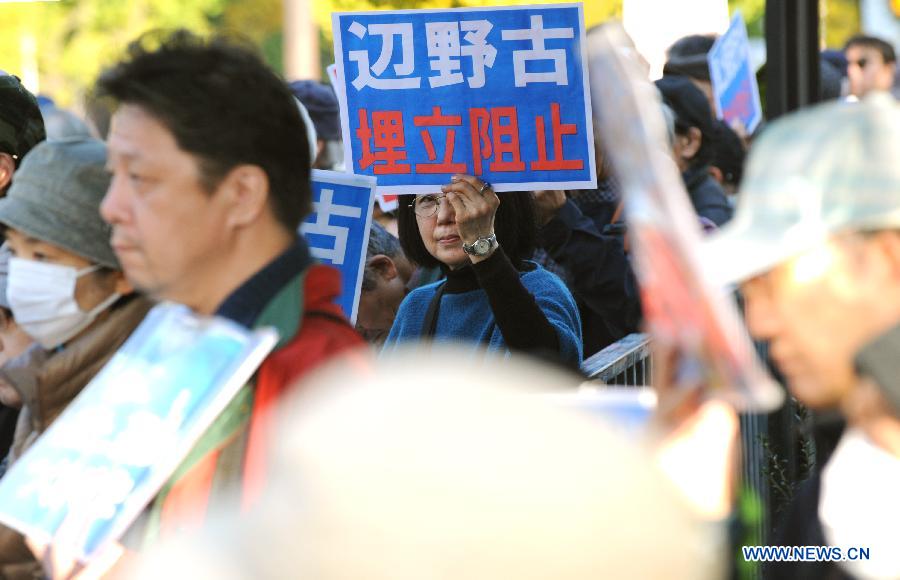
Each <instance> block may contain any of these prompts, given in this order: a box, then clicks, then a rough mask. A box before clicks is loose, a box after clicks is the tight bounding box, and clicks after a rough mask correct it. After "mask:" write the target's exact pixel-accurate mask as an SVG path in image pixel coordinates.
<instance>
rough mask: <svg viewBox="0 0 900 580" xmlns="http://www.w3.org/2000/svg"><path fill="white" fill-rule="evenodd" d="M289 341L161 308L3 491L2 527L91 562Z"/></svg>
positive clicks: (1, 483)
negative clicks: (281, 342) (274, 350)
mask: <svg viewBox="0 0 900 580" xmlns="http://www.w3.org/2000/svg"><path fill="white" fill-rule="evenodd" d="M277 339H278V337H277V333H276V332H275V331H274V330H271V329H265V330H259V331H255V332H251V331H248V330H246V329H245V328H243V327H242V326H239V325H237V324H235V323H233V322H231V321H228V320H224V319H220V318H201V317H198V316H195V315H194V314H192V313H191V312H190V310H189V309H188V308H187V307H185V306H180V305H173V304H163V305H159V306H157V307H155V308H154V309H153V310H151V311H150V313H149V314H148V315H147V317H146V318H145V319H144V321H143V322H142V323H141V325H140V326H139V327H138V328H137V330H135V332H134V334H132V335H131V337H130V338H129V339H128V340H127V341H126V342H125V344H124V345H123V346H122V348H120V349H119V350H118V352H116V354H115V355H113V357H112V359H110V361H109V363H107V365H106V366H105V367H103V369H102V370H101V371H100V372H99V373H98V374H97V376H96V377H94V379H93V380H92V381H91V382H90V383H88V385H87V386H86V387H85V388H84V390H83V391H82V392H81V394H80V395H78V397H77V398H76V399H75V400H74V401H73V402H72V403H71V404H70V405H69V407H68V408H67V409H66V410H65V411H64V412H63V414H62V415H60V416H59V418H58V419H57V420H56V421H55V422H54V423H53V425H52V426H51V427H50V428H49V429H48V430H47V432H46V433H45V434H44V435H43V436H42V437H41V438H40V439H38V440H37V442H36V443H35V444H34V446H33V447H32V448H31V449H29V450H28V452H26V453H25V455H24V456H23V457H22V458H21V459H20V460H19V461H17V462H16V463H15V464H13V466H12V467H11V468H10V470H9V472H8V473H7V474H6V475H5V476H4V477H3V479H2V480H0V521H2V522H3V523H4V524H6V525H8V526H10V527H12V528H15V529H17V530H19V531H20V532H22V533H23V534H25V535H26V536H30V537H32V538H34V539H35V540H36V541H38V542H41V543H46V544H51V545H53V546H56V547H57V548H59V547H61V546H65V549H66V552H71V553H73V554H76V555H77V558H78V559H79V560H81V561H86V560H88V559H89V558H90V557H91V556H92V555H94V554H96V553H98V552H99V551H100V550H101V549H102V548H103V547H104V546H105V545H107V542H110V541H114V540H116V539H118V538H119V537H120V536H121V535H122V533H123V532H124V531H125V530H126V529H127V528H128V526H130V525H131V523H132V522H133V521H134V519H135V518H136V517H137V516H138V515H139V514H140V512H141V511H142V510H143V509H144V507H145V506H146V505H147V504H148V503H149V502H150V500H151V499H152V498H153V497H154V495H156V493H157V492H158V491H159V489H160V488H161V487H162V485H163V484H164V483H165V482H166V480H167V479H168V478H169V477H170V476H171V474H172V473H173V472H174V471H175V469H176V468H177V467H178V465H179V464H180V463H181V462H182V460H183V459H184V458H185V457H186V456H187V454H188V453H189V452H190V450H191V449H192V448H193V446H194V444H195V443H196V441H197V440H198V439H199V438H200V437H201V435H202V434H203V433H204V432H205V431H206V429H207V428H208V427H209V426H210V425H211V424H212V423H213V421H214V420H215V419H216V417H218V416H219V414H220V413H221V412H222V411H223V410H224V409H225V408H226V406H227V405H228V404H229V403H230V402H231V401H232V400H233V399H234V397H235V395H236V394H237V393H238V391H239V390H240V389H241V387H242V386H244V385H245V384H246V382H247V381H248V380H249V379H250V377H251V376H252V374H253V372H254V371H255V370H256V368H257V367H258V366H259V365H260V364H261V363H262V361H263V359H264V358H265V356H266V355H267V354H268V353H269V352H270V351H271V350H272V348H273V347H274V346H275V343H276V341H277Z"/></svg>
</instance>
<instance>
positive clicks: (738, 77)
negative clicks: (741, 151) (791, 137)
mask: <svg viewBox="0 0 900 580" xmlns="http://www.w3.org/2000/svg"><path fill="white" fill-rule="evenodd" d="M707 58H708V59H709V76H710V80H711V81H712V87H713V96H714V97H715V103H716V116H718V118H719V119H724V120H725V122H726V123H727V124H728V125H729V126H732V127H733V126H734V125H735V123H737V122H740V124H742V125H743V126H744V128H745V130H746V131H747V134H748V135H749V134H751V133H753V131H755V130H756V127H757V126H758V125H759V124H760V123H761V122H762V104H761V103H760V101H759V87H758V86H757V84H756V74H755V72H754V70H753V65H752V64H751V62H750V40H749V39H748V38H747V26H746V25H745V24H744V18H743V17H742V16H741V13H740V12H738V13H737V14H735V15H734V18H733V19H732V20H731V25H730V26H729V27H728V30H727V31H726V32H725V34H723V35H722V36H720V37H719V38H717V39H716V42H715V44H713V47H712V48H711V49H710V51H709V55H708V56H707Z"/></svg>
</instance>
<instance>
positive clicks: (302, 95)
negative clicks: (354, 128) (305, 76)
mask: <svg viewBox="0 0 900 580" xmlns="http://www.w3.org/2000/svg"><path fill="white" fill-rule="evenodd" d="M290 88H291V92H293V93H294V96H295V97H297V98H298V99H300V102H301V103H303V105H304V106H305V107H306V110H307V111H309V116H310V117H312V120H313V124H315V126H316V133H317V134H318V136H319V138H320V139H323V140H326V141H334V140H337V139H340V138H341V119H340V109H339V108H338V100H337V95H335V94H334V89H332V88H331V87H330V86H329V85H325V84H322V83H320V82H318V81H312V80H303V81H294V82H292V83H291V84H290Z"/></svg>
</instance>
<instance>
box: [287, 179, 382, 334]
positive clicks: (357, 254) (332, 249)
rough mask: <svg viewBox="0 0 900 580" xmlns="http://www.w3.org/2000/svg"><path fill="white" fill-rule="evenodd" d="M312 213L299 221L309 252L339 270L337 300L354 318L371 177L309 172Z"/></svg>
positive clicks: (366, 233) (372, 185)
mask: <svg viewBox="0 0 900 580" xmlns="http://www.w3.org/2000/svg"><path fill="white" fill-rule="evenodd" d="M312 190H313V213H312V214H311V215H310V216H309V217H307V218H306V220H304V222H303V223H302V224H300V232H301V233H302V234H303V236H304V237H305V238H306V241H307V243H308V244H309V251H310V254H312V256H313V257H314V258H316V259H318V260H321V261H322V262H323V263H325V264H329V265H331V266H334V267H335V268H337V269H338V270H340V272H341V294H340V295H339V296H338V299H337V303H338V304H339V305H340V306H341V308H342V309H343V310H344V314H346V315H347V318H349V319H350V321H351V322H355V321H356V309H357V307H358V305H359V291H360V288H361V286H362V277H363V270H364V268H365V265H366V248H367V246H368V243H369V227H370V226H371V224H372V207H373V205H374V203H375V180H374V179H372V178H370V177H363V176H359V175H348V174H346V173H339V172H336V171H319V170H313V172H312Z"/></svg>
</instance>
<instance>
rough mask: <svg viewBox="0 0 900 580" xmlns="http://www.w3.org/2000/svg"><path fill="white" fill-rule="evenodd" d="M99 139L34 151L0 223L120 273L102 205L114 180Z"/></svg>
mask: <svg viewBox="0 0 900 580" xmlns="http://www.w3.org/2000/svg"><path fill="white" fill-rule="evenodd" d="M105 166H106V145H104V144H103V142H101V141H97V140H96V139H85V138H75V139H69V140H61V141H45V142H43V143H41V144H39V145H38V146H37V147H35V148H34V149H32V150H31V152H30V153H29V154H28V155H27V156H26V157H25V159H24V160H23V161H22V165H21V166H20V167H19V169H18V171H16V173H15V175H14V176H13V182H12V186H11V187H10V188H9V192H8V193H7V195H6V197H5V198H3V199H0V223H3V224H5V225H7V226H9V227H11V228H15V229H17V230H19V231H21V232H22V233H24V234H26V235H29V236H32V237H35V238H37V239H39V240H42V241H45V242H48V243H51V244H53V245H55V246H59V247H60V248H63V249H64V250H68V251H70V252H72V253H74V254H77V255H79V256H82V257H83V258H86V259H88V260H90V261H91V262H94V263H96V264H100V265H102V266H108V267H110V268H114V269H116V270H120V269H121V267H120V266H119V262H118V260H116V255H115V253H114V252H113V249H112V247H111V246H110V244H109V238H110V228H109V226H108V225H107V224H106V223H105V222H104V221H103V219H102V218H101V217H100V202H101V201H103V196H104V195H106V190H107V188H108V187H109V183H110V176H109V173H108V172H107V171H106V168H105Z"/></svg>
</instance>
